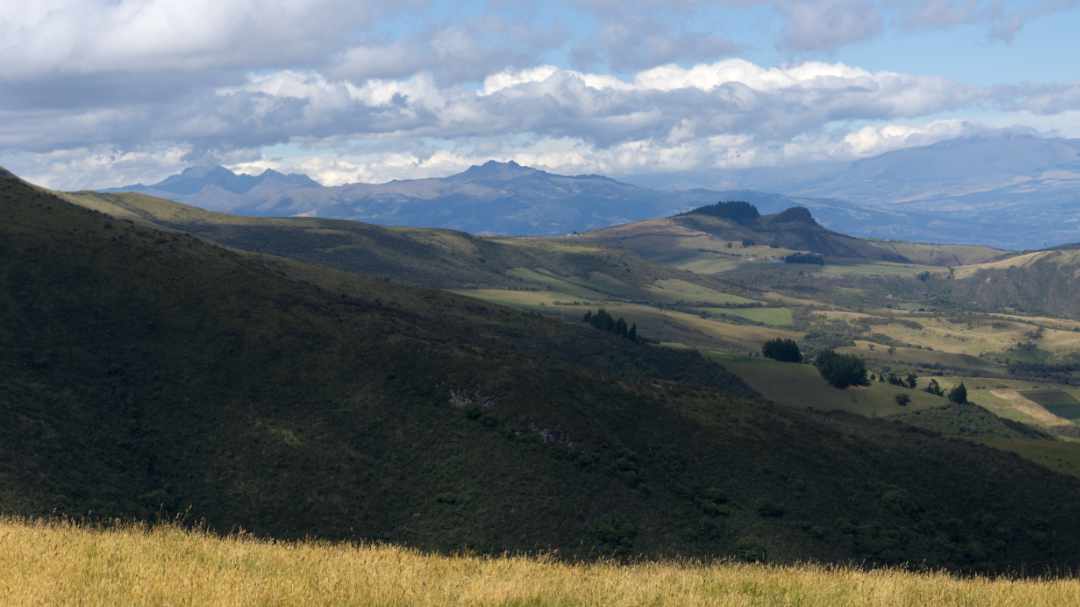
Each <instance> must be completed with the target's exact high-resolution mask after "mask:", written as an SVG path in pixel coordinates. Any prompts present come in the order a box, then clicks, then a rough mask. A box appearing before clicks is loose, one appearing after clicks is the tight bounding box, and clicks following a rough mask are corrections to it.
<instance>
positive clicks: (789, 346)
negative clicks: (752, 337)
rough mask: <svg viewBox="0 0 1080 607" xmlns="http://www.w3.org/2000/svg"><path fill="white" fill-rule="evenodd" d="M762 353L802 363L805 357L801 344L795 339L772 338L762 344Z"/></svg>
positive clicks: (766, 355) (768, 356) (782, 359)
mask: <svg viewBox="0 0 1080 607" xmlns="http://www.w3.org/2000/svg"><path fill="white" fill-rule="evenodd" d="M761 354H762V355H764V356H765V358H771V359H773V360H778V361H780V362H785V363H801V362H802V359H803V358H802V352H800V351H799V344H797V343H795V340H793V339H780V338H777V339H770V340H769V341H767V342H765V344H764V345H763V346H761Z"/></svg>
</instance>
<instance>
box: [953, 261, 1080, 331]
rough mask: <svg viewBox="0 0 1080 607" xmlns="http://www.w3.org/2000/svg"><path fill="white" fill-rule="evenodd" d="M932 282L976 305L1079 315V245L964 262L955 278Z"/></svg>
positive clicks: (1079, 316) (996, 308)
mask: <svg viewBox="0 0 1080 607" xmlns="http://www.w3.org/2000/svg"><path fill="white" fill-rule="evenodd" d="M937 286H938V288H939V289H940V290H941V291H942V293H944V294H945V296H947V297H949V298H951V299H952V300H953V301H956V302H965V303H967V304H968V305H971V306H972V307H976V308H979V309H984V310H992V311H1017V310H1024V311H1027V312H1030V313H1033V314H1047V315H1052V316H1064V317H1068V318H1080V245H1073V246H1065V247H1058V248H1054V249H1047V250H1042V251H1033V252H1029V253H1022V254H1017V255H1013V256H1009V257H1006V258H1003V259H1001V260H997V261H994V262H988V263H983V264H973V265H969V266H964V267H961V268H959V269H957V271H956V280H953V281H950V282H948V283H945V284H938V285H937Z"/></svg>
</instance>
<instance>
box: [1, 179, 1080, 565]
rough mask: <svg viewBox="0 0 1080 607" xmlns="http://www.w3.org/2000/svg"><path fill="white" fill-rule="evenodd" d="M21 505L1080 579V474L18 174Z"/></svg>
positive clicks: (13, 273)
mask: <svg viewBox="0 0 1080 607" xmlns="http://www.w3.org/2000/svg"><path fill="white" fill-rule="evenodd" d="M0 205H2V206H0V208H2V209H3V212H4V214H5V221H4V222H3V223H2V224H0V235H2V238H0V280H2V281H3V290H2V291H0V293H2V294H3V295H2V297H0V319H2V320H3V322H2V323H0V327H3V330H2V332H0V374H2V376H3V377H5V378H6V379H5V381H4V382H0V416H2V417H3V418H4V419H5V420H7V423H5V424H0V444H3V445H5V448H4V449H3V450H0V508H2V510H3V511H4V512H7V513H15V514H48V513H66V514H73V515H84V514H88V513H89V514H91V515H92V516H95V517H96V516H135V517H150V516H153V515H154V513H162V514H165V515H170V514H171V513H174V512H189V513H190V516H192V517H196V518H200V517H205V518H206V519H207V521H208V522H209V523H210V525H211V526H212V527H214V528H217V529H228V528H232V527H235V526H242V527H245V528H247V529H251V530H253V531H255V532H256V533H260V534H268V535H273V536H279V537H301V536H309V535H313V536H319V537H330V538H367V539H380V540H387V541H393V542H397V543H402V544H408V545H413V546H421V547H425V548H434V549H447V550H450V549H454V550H457V549H462V548H473V549H478V550H482V551H501V550H532V549H546V548H558V549H559V550H560V554H561V555H564V556H593V555H597V554H621V555H647V556H655V555H664V554H667V555H675V554H678V555H701V556H704V555H738V556H743V557H748V558H768V559H770V560H791V559H805V558H816V559H823V560H847V559H870V560H871V561H873V562H890V563H899V562H918V563H922V562H925V563H927V564H930V565H946V566H952V567H956V568H969V567H977V568H988V569H993V568H1006V567H1018V566H1020V565H1024V566H1027V567H1029V568H1039V567H1041V566H1043V565H1048V564H1056V565H1064V564H1076V563H1080V542H1078V541H1077V540H1076V538H1077V537H1078V533H1080V529H1078V525H1080V523H1078V521H1080V517H1078V516H1077V515H1078V514H1080V506H1077V504H1078V503H1080V500H1078V499H1077V498H1080V486H1078V485H1077V482H1076V481H1075V480H1073V479H1070V478H1066V477H1063V476H1059V475H1056V474H1053V473H1050V472H1048V471H1046V470H1045V469H1043V468H1040V467H1037V466H1035V465H1031V464H1028V463H1025V462H1023V461H1021V460H1020V459H1018V458H1016V457H1013V456H1011V455H1006V454H1003V453H1001V452H997V451H994V450H991V449H987V448H982V447H979V446H975V445H971V444H967V443H964V442H959V441H952V440H946V439H943V438H941V437H939V436H937V435H935V434H932V433H928V432H924V431H920V430H915V429H912V428H910V427H908V426H904V425H900V424H895V423H889V422H877V421H873V420H868V419H863V418H859V417H855V416H849V415H842V414H831V415H830V414H820V413H813V412H808V411H797V410H795V409H791V408H780V407H776V406H773V405H770V404H768V403H766V402H764V401H762V400H761V399H760V397H757V396H756V395H755V394H754V393H753V392H751V391H750V389H749V388H747V387H746V386H745V385H744V384H742V382H740V381H739V380H737V379H736V378H734V376H732V375H730V374H729V373H727V372H726V371H724V370H723V369H722V368H721V367H719V366H717V365H715V364H712V363H709V362H708V361H706V360H705V359H703V358H702V357H700V356H699V355H697V354H695V353H692V352H685V351H676V350H668V349H660V348H654V347H650V346H644V345H640V344H636V343H633V342H630V341H628V340H625V339H620V338H618V337H614V336H610V335H608V334H606V333H604V332H601V331H596V330H593V329H591V328H588V327H585V326H580V325H567V324H563V323H560V322H557V321H554V320H549V319H544V318H541V317H538V316H535V315H529V314H524V313H519V312H515V311H512V310H509V309H505V308H500V307H496V306H491V305H488V304H484V303H480V302H477V301H475V300H469V299H465V298H461V297H457V296H454V295H452V294H447V293H441V292H435V291H426V290H418V289H411V288H405V287H399V286H395V285H393V284H390V283H387V282H385V281H382V280H372V279H368V278H364V277H362V276H358V275H349V274H344V273H338V272H335V271H331V270H327V269H321V268H314V267H311V266H304V265H300V264H297V263H292V262H289V263H286V262H281V261H276V260H272V259H267V258H262V257H259V256H254V255H251V254H244V253H237V252H233V251H229V250H225V249H222V248H219V247H216V246H213V245H210V244H207V243H205V242H203V241H201V240H199V239H196V238H193V237H191V236H189V235H186V234H182V233H177V232H164V231H160V230H156V229H151V228H149V227H145V226H143V225H140V224H138V223H134V222H132V223H129V222H128V221H125V220H122V219H116V218H114V217H110V216H106V215H102V214H99V213H95V212H92V211H89V210H86V209H83V208H79V207H76V206H74V205H72V204H70V203H68V202H66V201H64V200H62V199H61V198H58V197H56V196H54V195H52V194H50V193H48V192H45V191H43V190H40V189H36V188H32V187H30V186H28V185H26V184H24V183H23V182H21V181H18V180H16V179H15V178H13V177H11V176H10V175H5V176H3V177H2V178H0Z"/></svg>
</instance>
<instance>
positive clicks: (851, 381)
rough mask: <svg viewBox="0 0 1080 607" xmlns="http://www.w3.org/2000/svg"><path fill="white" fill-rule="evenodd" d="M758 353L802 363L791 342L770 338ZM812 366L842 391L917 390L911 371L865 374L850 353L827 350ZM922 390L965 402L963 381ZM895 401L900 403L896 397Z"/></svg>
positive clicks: (932, 382)
mask: <svg viewBox="0 0 1080 607" xmlns="http://www.w3.org/2000/svg"><path fill="white" fill-rule="evenodd" d="M761 354H762V355H763V356H765V357H766V358H771V359H773V360H777V361H780V362H787V363H800V362H803V354H802V352H801V351H800V349H799V344H798V343H796V342H795V340H793V339H780V338H778V339H770V340H769V341H767V342H765V344H764V345H762V347H761ZM813 364H814V367H816V368H817V370H818V373H820V374H821V377H822V378H823V379H824V380H825V381H827V382H828V383H829V385H831V386H833V387H834V388H840V389H844V388H848V387H850V386H868V385H870V381H871V380H872V379H877V381H879V382H882V383H884V382H888V383H889V384H892V385H894V386H899V387H902V388H909V389H911V390H914V389H916V388H918V385H919V376H918V375H916V374H915V373H913V372H909V373H908V374H907V375H906V376H900V375H898V374H897V373H893V372H891V371H881V372H879V373H877V374H876V375H875V374H872V373H869V372H868V371H867V369H866V362H865V361H863V359H862V358H860V357H858V356H856V355H854V354H841V353H839V352H836V351H835V350H831V349H830V350H823V351H821V352H819V353H818V354H817V356H815V357H814V361H813ZM923 390H924V391H926V392H928V393H930V394H933V395H935V396H943V397H946V398H948V399H949V401H950V402H954V403H957V404H961V405H963V404H966V403H967V402H968V399H967V386H965V385H964V383H963V382H960V384H959V385H957V386H954V387H952V388H951V389H949V390H948V391H947V392H946V390H945V389H944V388H942V387H941V384H939V383H938V381H937V380H936V379H933V378H931V379H930V381H929V382H928V383H927V385H926V388H924V389H923ZM904 396H906V395H904ZM902 400H903V402H902V403H901V404H905V405H906V404H907V403H909V402H911V399H910V397H907V398H904V399H902ZM897 402H898V403H900V402H901V399H900V398H899V397H898V398H897Z"/></svg>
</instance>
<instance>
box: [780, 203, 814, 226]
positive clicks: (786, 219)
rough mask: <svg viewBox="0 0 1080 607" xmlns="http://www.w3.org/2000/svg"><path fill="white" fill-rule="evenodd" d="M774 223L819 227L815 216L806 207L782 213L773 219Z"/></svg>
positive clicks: (794, 208)
mask: <svg viewBox="0 0 1080 607" xmlns="http://www.w3.org/2000/svg"><path fill="white" fill-rule="evenodd" d="M772 221H775V222H782V223H807V224H813V225H817V221H815V220H814V215H813V214H812V213H811V212H810V209H808V208H806V207H791V208H790V209H787V210H785V211H781V212H779V213H777V214H776V215H774V216H773V217H772Z"/></svg>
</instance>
